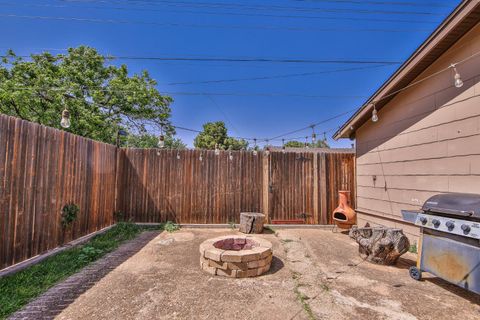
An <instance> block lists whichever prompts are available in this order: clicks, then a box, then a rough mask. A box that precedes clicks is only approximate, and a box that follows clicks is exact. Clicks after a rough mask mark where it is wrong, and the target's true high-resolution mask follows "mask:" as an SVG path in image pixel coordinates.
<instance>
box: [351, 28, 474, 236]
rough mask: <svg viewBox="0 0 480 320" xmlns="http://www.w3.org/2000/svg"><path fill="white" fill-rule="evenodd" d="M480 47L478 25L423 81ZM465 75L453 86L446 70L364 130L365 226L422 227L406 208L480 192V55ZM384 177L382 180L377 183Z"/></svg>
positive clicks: (360, 189)
mask: <svg viewBox="0 0 480 320" xmlns="http://www.w3.org/2000/svg"><path fill="white" fill-rule="evenodd" d="M477 52H480V26H479V25H477V26H476V27H475V28H474V29H472V30H471V31H470V32H469V33H468V34H466V35H465V36H464V37H463V38H462V39H460V40H459V41H458V42H457V43H456V44H455V45H454V46H453V47H452V48H450V49H449V50H448V51H447V52H446V53H445V54H444V55H442V57H441V58H440V59H438V60H437V61H436V62H435V63H434V64H432V65H431V66H430V67H429V68H428V69H427V70H426V71H425V72H424V73H423V74H422V75H420V76H419V77H418V79H421V78H424V77H426V76H428V75H431V74H433V73H435V72H437V71H439V70H441V69H443V68H445V67H448V66H449V65H450V64H452V63H455V62H458V61H460V60H462V59H465V58H467V57H469V56H471V55H473V54H474V53H477ZM457 69H458V71H459V73H460V74H461V76H462V79H463V80H464V86H463V87H462V88H460V89H458V88H455V87H454V86H453V73H452V72H450V71H446V72H444V73H442V74H440V75H438V76H435V77H433V78H431V79H429V80H426V81H425V82H423V83H421V84H419V85H416V86H414V87H411V88H410V89H408V90H406V91H404V92H402V93H401V94H399V95H398V96H396V97H395V99H394V100H392V101H391V102H389V103H388V104H387V105H386V106H385V107H384V108H383V109H382V110H381V111H380V112H379V118H380V120H379V121H378V122H377V123H372V122H371V121H368V122H367V123H366V124H364V125H363V126H362V127H361V128H359V129H358V130H357V132H356V139H357V210H358V212H359V217H358V222H359V225H361V226H362V225H364V224H365V223H366V222H369V223H370V224H371V225H386V226H395V227H400V228H403V229H404V231H405V232H406V233H407V234H408V235H409V236H410V238H412V239H413V240H414V239H415V238H416V236H417V235H418V229H417V228H416V227H415V226H412V225H409V224H406V223H404V222H403V221H402V218H401V212H400V210H401V209H419V208H420V206H421V205H422V204H423V202H424V201H425V200H426V199H427V198H428V197H430V196H431V195H434V194H437V193H441V192H470V193H480V54H479V55H478V56H476V57H475V58H473V59H470V60H469V61H468V62H465V63H462V64H460V65H458V67H457ZM374 176H376V181H374Z"/></svg>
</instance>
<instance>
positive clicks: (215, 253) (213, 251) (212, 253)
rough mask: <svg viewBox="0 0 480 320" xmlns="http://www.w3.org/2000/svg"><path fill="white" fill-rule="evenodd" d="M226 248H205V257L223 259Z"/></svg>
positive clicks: (216, 259)
mask: <svg viewBox="0 0 480 320" xmlns="http://www.w3.org/2000/svg"><path fill="white" fill-rule="evenodd" d="M223 252H224V250H221V249H217V248H210V249H208V250H205V258H207V259H210V260H215V261H222V259H221V256H222V253H223Z"/></svg>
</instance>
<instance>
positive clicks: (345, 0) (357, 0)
mask: <svg viewBox="0 0 480 320" xmlns="http://www.w3.org/2000/svg"><path fill="white" fill-rule="evenodd" d="M292 1H294V2H304V3H305V2H307V3H308V2H310V3H338V4H362V5H363V4H367V5H388V6H405V7H430V8H434V7H435V8H452V7H454V6H451V5H447V4H441V3H437V2H429V3H425V2H407V1H404V2H397V1H370V0H368V1H367V0H366V1H363V0H292Z"/></svg>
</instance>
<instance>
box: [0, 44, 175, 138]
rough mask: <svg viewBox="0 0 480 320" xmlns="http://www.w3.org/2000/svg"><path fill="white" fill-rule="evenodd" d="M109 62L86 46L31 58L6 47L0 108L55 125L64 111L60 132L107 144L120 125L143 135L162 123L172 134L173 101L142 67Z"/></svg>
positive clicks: (0, 76)
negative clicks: (66, 117)
mask: <svg viewBox="0 0 480 320" xmlns="http://www.w3.org/2000/svg"><path fill="white" fill-rule="evenodd" d="M109 60H110V58H108V57H105V56H102V55H101V54H99V53H98V52H97V51H96V50H95V49H93V48H90V47H86V46H80V47H78V48H70V49H68V52H67V53H66V54H58V55H52V54H50V53H48V52H44V53H41V54H32V55H31V59H23V58H21V57H18V56H16V55H15V53H14V52H13V51H11V50H10V51H9V52H8V53H7V55H6V56H4V57H3V59H2V61H1V62H0V112H2V113H4V114H8V115H12V116H15V117H19V118H22V119H25V120H28V121H33V122H37V123H41V124H43V125H46V126H50V127H55V128H59V129H60V128H61V127H60V120H61V113H62V111H63V110H64V109H67V110H68V111H69V112H70V116H71V126H70V127H69V128H68V129H64V130H66V131H69V132H72V133H75V134H78V135H81V136H84V137H88V138H91V139H95V140H100V141H104V142H107V143H115V139H116V133H117V132H118V130H120V129H122V130H125V131H127V132H128V133H130V134H135V135H143V134H146V133H148V132H153V131H155V132H157V131H158V128H159V127H161V126H163V127H164V130H165V131H166V132H168V133H170V134H172V133H173V128H172V127H171V125H170V122H169V118H170V114H171V110H170V107H169V105H170V103H171V102H172V99H171V98H170V97H168V96H164V95H161V94H160V93H159V92H158V90H157V89H156V84H157V83H156V81H155V80H154V79H152V78H151V77H150V76H149V74H148V72H147V71H143V72H142V73H141V74H133V75H129V72H128V68H127V66H126V65H121V66H115V65H111V64H108V62H109Z"/></svg>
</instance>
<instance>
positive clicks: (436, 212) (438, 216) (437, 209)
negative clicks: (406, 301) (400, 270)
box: [402, 193, 480, 294]
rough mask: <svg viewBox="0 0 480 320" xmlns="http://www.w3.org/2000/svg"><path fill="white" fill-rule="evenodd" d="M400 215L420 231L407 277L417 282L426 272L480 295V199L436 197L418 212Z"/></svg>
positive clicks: (462, 195) (454, 195)
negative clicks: (412, 263) (414, 259)
mask: <svg viewBox="0 0 480 320" xmlns="http://www.w3.org/2000/svg"><path fill="white" fill-rule="evenodd" d="M402 215H403V219H404V220H405V221H409V222H413V223H415V225H417V226H419V227H420V230H421V232H420V241H419V243H418V259H417V265H416V267H411V268H410V276H411V277H412V278H413V279H415V280H420V279H421V278H422V272H423V271H426V272H429V273H431V274H433V275H435V276H437V277H440V278H442V279H444V280H446V281H448V282H450V283H453V284H456V285H458V286H460V287H462V288H465V289H467V290H469V291H472V292H475V293H478V294H480V195H479V194H468V193H448V194H438V195H435V196H433V197H431V198H429V199H428V200H427V201H426V202H425V203H424V204H423V207H422V210H421V211H409V210H402Z"/></svg>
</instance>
